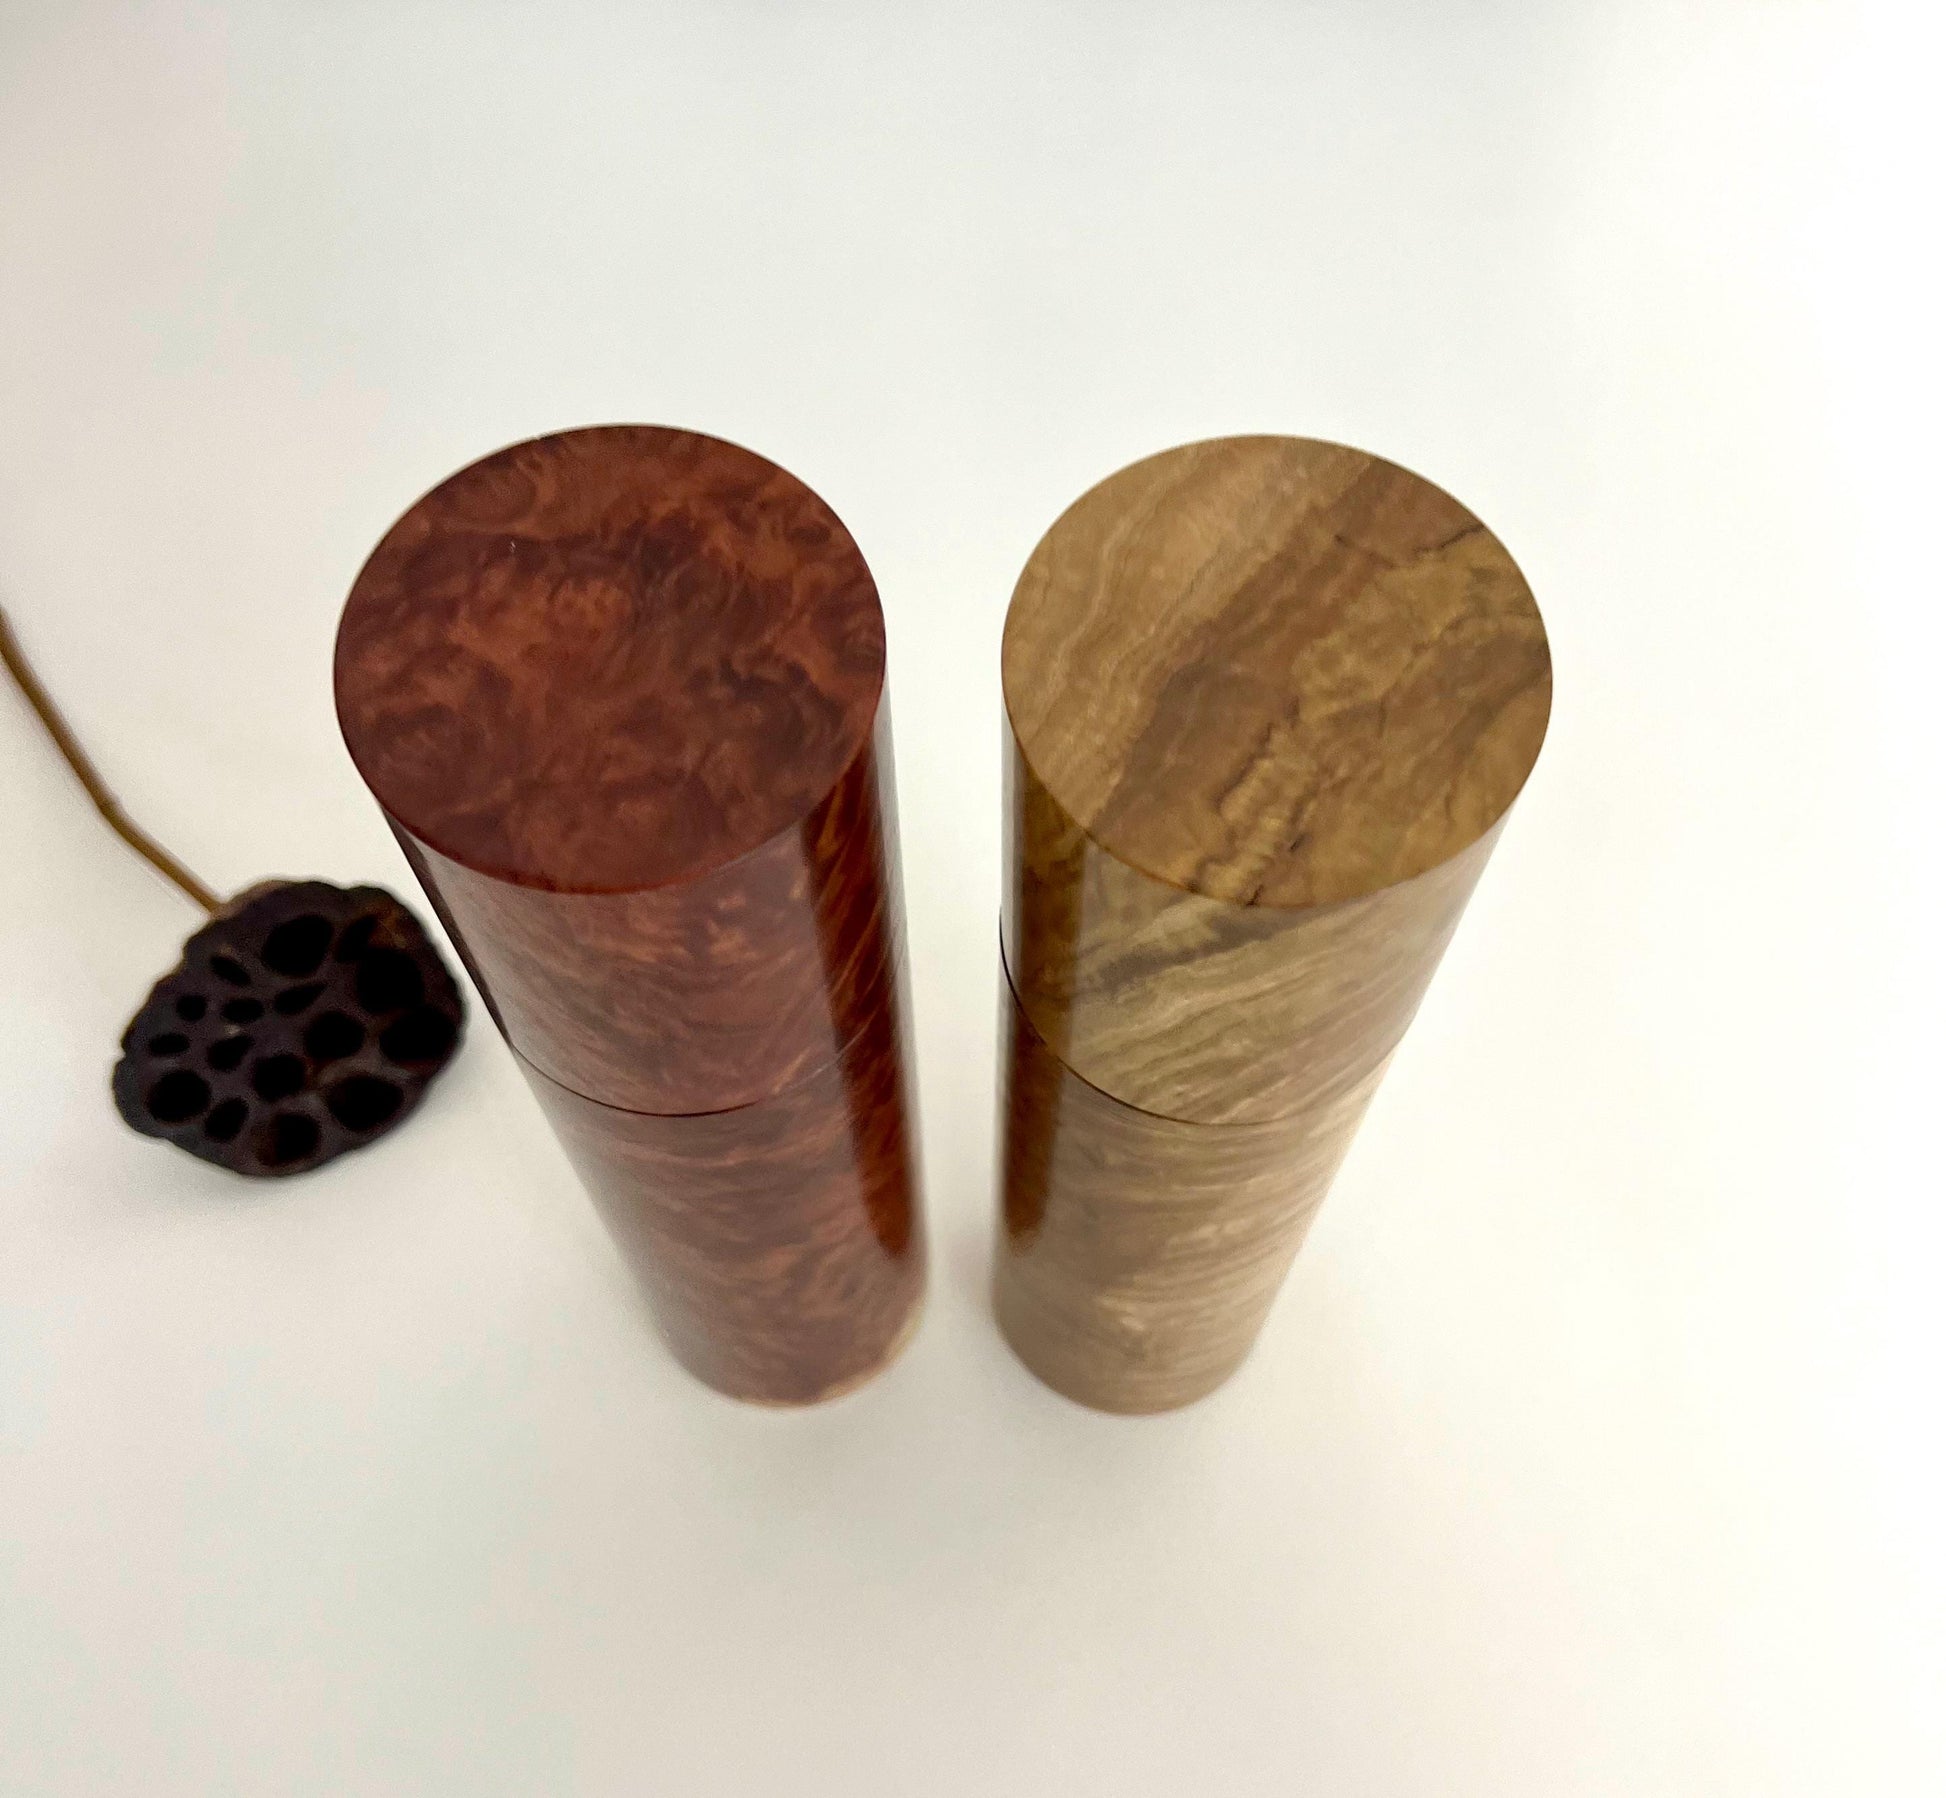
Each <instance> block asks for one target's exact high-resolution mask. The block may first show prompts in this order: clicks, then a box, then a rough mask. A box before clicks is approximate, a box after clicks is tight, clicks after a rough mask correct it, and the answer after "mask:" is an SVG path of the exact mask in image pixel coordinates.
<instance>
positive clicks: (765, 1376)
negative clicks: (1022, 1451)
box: [524, 979, 925, 1405]
mask: <svg viewBox="0 0 1946 1798" xmlns="http://www.w3.org/2000/svg"><path fill="white" fill-rule="evenodd" d="M895 985H902V979H895ZM903 1009H904V1008H903V1005H902V1003H900V1002H898V1000H897V999H896V998H895V999H894V1000H890V1001H888V1003H886V1004H885V1005H884V1006H882V1007H880V1009H879V1010H878V1011H877V1012H876V1013H874V1014H873V1016H872V1018H871V1020H870V1021H869V1022H868V1023H867V1025H866V1028H865V1030H864V1031H863V1033H862V1034H861V1035H860V1036H859V1037H858V1038H857V1039H856V1040H855V1041H853V1042H852V1043H851V1044H849V1045H848V1046H847V1048H846V1050H845V1052H844V1054H843V1055H841V1056H840V1057H839V1058H838V1059H837V1060H836V1061H835V1062H829V1063H826V1064H825V1065H824V1066H822V1067H820V1068H818V1069H816V1070H815V1071H814V1072H812V1073H811V1074H809V1075H807V1076H806V1077H805V1078H804V1079H802V1080H800V1081H798V1082H797V1083H795V1084H794V1085H792V1086H791V1087H789V1088H787V1089H786V1090H785V1091H783V1092H781V1093H778V1094H776V1095H774V1096H773V1097H771V1098H768V1099H763V1100H759V1101H758V1102H757V1103H755V1104H753V1105H744V1106H740V1107H738V1108H736V1109H735V1110H730V1111H719V1112H712V1113H708V1114H706V1115H703V1116H699V1117H657V1116H652V1115H649V1114H646V1113H643V1112H634V1111H622V1110H618V1109H617V1108H615V1107H613V1106H607V1105H597V1104H596V1103H594V1102H593V1101H592V1100H589V1099H584V1098H582V1097H581V1096H580V1095H579V1094H578V1093H574V1092H570V1091H569V1090H568V1089H567V1088H565V1087H563V1086H560V1085H559V1084H557V1083H556V1082H554V1081H552V1080H549V1079H548V1078H547V1076H546V1075H544V1074H543V1073H541V1072H540V1070H539V1069H538V1068H535V1067H533V1066H531V1064H524V1066H525V1071H526V1073H527V1077H528V1084H529V1085H530V1086H532V1087H533V1089H534V1092H535V1094H536V1095H537V1096H538V1097H539V1099H540V1101H541V1106H542V1109H543V1110H545V1111H546V1113H547V1114H548V1117H549V1120H550V1121H551V1122H552V1123H553V1125H554V1129H555V1132H556V1134H557V1135H558V1136H559V1137H560V1139H561V1143H562V1145H563V1147H565V1148H566V1150H567V1152H568V1156H569V1159H570V1160H572V1161H573V1163H574V1165H575V1168H576V1170H577V1171H578V1172H579V1173H580V1175H581V1179H582V1182H583V1184H584V1185H585V1186H586V1187H587V1189H588V1191H589V1193H590V1194H591V1195H592V1196H593V1198H594V1200H595V1203H596V1205H597V1206H598V1207H599V1209H600V1210H601V1213H602V1215H603V1217H604V1219H605V1220H606V1222H607V1224H608V1227H609V1230H610V1232H611V1233H612V1234H613V1236H614V1238H615V1240H616V1243H617V1244H618V1245H619V1247H620V1248H621V1250H622V1253H623V1255H624V1256H625V1258H626V1259H627V1260H628V1262H629V1264H630V1266H631V1267H632V1268H633V1270H634V1272H635V1274H636V1276H637V1278H638V1279H639V1280H640V1282H641V1284H642V1287H643V1289H644V1291H645V1293H646V1295H647V1297H648V1300H649V1304H650V1309H651V1311H652V1313H653V1315H654V1317H655V1320H656V1323H657V1325H658V1326H659V1328H660V1329H661V1331H662V1333H663V1335H664V1336H665V1338H666V1339H667V1340H668V1342H669V1345H670V1347H671V1348H672V1349H673V1350H674V1352H675V1354H676V1357H677V1359H679V1360H680V1361H681V1362H682V1363H683V1365H684V1366H686V1367H687V1368H688V1369H689V1370H690V1372H692V1373H693V1374H695V1375H696V1377H697V1378H698V1379H700V1380H703V1381H705V1382H706V1383H707V1384H709V1385H711V1386H714V1387H715V1388H716V1389H717V1390H718V1391H720V1392H725V1393H728V1394H729V1395H730V1396H731V1397H733V1398H739V1399H745V1400H748V1401H750V1402H752V1403H757V1404H776V1405H791V1404H810V1403H813V1402H815V1401H817V1400H820V1399H825V1398H832V1397H835V1396H836V1395H838V1394H839V1393H841V1392H846V1391H849V1390H850V1389H851V1388H852V1387H854V1386H857V1385H858V1384H860V1383H861V1382H862V1381H864V1380H867V1379H869V1378H870V1377H871V1376H872V1375H873V1374H874V1373H876V1372H877V1371H878V1370H879V1369H880V1368H881V1367H883V1366H884V1365H885V1364H886V1363H887V1362H888V1361H890V1360H891V1359H892V1358H893V1357H894V1356H895V1355H896V1354H897V1353H898V1351H899V1349H900V1348H901V1347H902V1346H903V1345H904V1343H905V1341H906V1339H907V1337H908V1336H909V1335H910V1333H911V1331H912V1329H913V1328H914V1326H915V1324H916V1322H917V1318H918V1312H919V1306H920V1301H921V1297H922V1294H923V1291H924V1286H925V1242H924V1226H923V1221H922V1218H921V1215H920V1211H919V1202H918V1163H917V1144H916V1141H915V1138H914V1134H913V1132H914V1128H915V1118H916V1114H915V1112H914V1111H913V1107H912V1097H911V1094H910V1091H909V1089H908V1083H907V1074H906V1067H905V1052H904V1044H903V1041H902V1028H903V1026H902V1015H903Z"/></svg>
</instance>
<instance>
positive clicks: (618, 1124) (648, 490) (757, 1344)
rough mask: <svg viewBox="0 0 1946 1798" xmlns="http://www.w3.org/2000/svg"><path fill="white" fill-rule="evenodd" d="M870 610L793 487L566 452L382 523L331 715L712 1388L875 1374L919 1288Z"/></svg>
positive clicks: (746, 459) (447, 492)
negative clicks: (384, 529) (389, 524)
mask: <svg viewBox="0 0 1946 1798" xmlns="http://www.w3.org/2000/svg"><path fill="white" fill-rule="evenodd" d="M884 665H885V644H884V627H883V620H882V617H881V614H880V610H879V604H878V595H877V591H876V589H875V587H874V586H873V584H872V579H871V575H870V573H869V572H868V571H867V569H866V567H865V563H864V560H863V558H862V556H860V554H859V552H858V549H857V546H856V545H855V544H854V543H853V542H852V539H851V537H850V535H849V533H847V532H846V530H845V528H844V526H843V525H842V524H841V523H839V521H838V519H837V518H836V516H835V515H834V514H833V513H832V512H831V510H830V509H829V508H828V507H827V506H825V504H824V503H823V502H822V501H821V500H820V499H818V497H817V496H816V495H815V494H814V493H812V492H811V491H810V490H809V489H808V488H806V487H805V486H804V485H803V484H802V483H801V482H799V481H797V480H796V479H795V478H794V477H792V476H791V475H789V474H786V473H785V472H784V471H783V470H782V469H780V468H777V467H776V466H774V465H773V464H771V463H769V462H766V461H765V460H764V459H763V458H762V457H759V456H756V455H753V454H751V453H750V452H749V451H747V450H743V449H739V448H737V447H736V446H735V445H733V444H728V443H723V442H720V441H718V440H717V439H714V438H709V437H703V436H699V435H696V434H694V433H691V432H682V431H670V430H663V429H659V428H652V427H646V426H641V427H638V426H614V427H603V428H598V429H594V430H587V431H573V432H567V433H564V434H562V435H560V436H556V437H550V438H542V439H538V440H536V441H534V442H531V443H524V444H516V445H515V446H513V447H512V448H511V449H507V450H502V451H500V452H498V453H497V454H495V455H492V456H488V457H486V458H485V459H484V460H482V461H480V462H478V463H475V464H474V465H473V466H471V467H470V468H467V469H464V470H462V471H461V472H460V473H459V474H457V475H455V476H453V477H452V478H451V479H450V480H448V481H446V482H444V483H442V484H441V485H440V486H439V487H436V488H435V489H434V490H433V491H432V492H431V493H429V494H428V495H426V497H425V498H424V499H422V500H420V501H419V502H418V503H417V504H416V505H415V506H413V507H412V508H411V509H410V510H409V511H408V512H407V513H406V514H405V516H404V517H403V518H402V519H400V521H399V522H398V523H397V524H396V525H394V526H393V528H392V529H391V531H390V532H389V533H388V534H387V535H386V537H385V539H384V541H383V542H382V543H381V544H380V545H379V547H378V549H377V550H376V551H374V553H373V555H372V557H371V559H370V560H369V561H368V562H367V564H366V565H365V568H364V569H363V571H362V572H361V573H360V575H359V577H358V580H357V583H356V585H355V586H354V588H353V591H352V595H351V598H350V600H349V602H348V603H347V606H346V609H345V615H344V620H343V623H342V625H341V627H340V631H339V637H338V651H337V664H336V679H337V698H338V708H339V717H340V721H341V723H342V726H343V729H344V734H345V740H346V743H347V744H348V745H349V747H350V749H351V752H352V756H353V759H354V760H355V761H356V762H357V764H358V767H359V770H360V772H361V773H362V774H363V775H364V776H365V779H366V781H367V783H368V784H369V785H370V787H371V789H372V791H373V793H374V795H375V796H376V797H377V798H378V800H379V802H380V804H381V805H382V806H383V808H384V810H385V813H386V815H387V817H388V819H389V820H390V822H391V825H392V828H393V830H394V832H395V834H396V835H397V837H398V839H399V841H400V843H401V845H402V846H403V848H404V850H405V853H406V855H407V858H408V859H409V860H410V861H411V863H412V865H413V868H414V870H415V871H416V872H417V874H418V875H419V878H420V881H421V883H422V884H423V885H424V887H425V889H426V891H427V893H428V895H429V896H430V898H431V899H432V902H433V904H434V906H435V908H436V909H437V910H438V913H439V916H440V918H441V921H442V922H443V923H444V924H445V926H446V928H447V930H448V932H449V934H450V935H451V936H452V938H453V941H454V944H455V946H456V947H457V949H458V950H459V953H460V955H461V957H462V959H463V960H464V961H465V963H466V966H467V969H468V972H469V973H470V974H471V975H472V976H473V979H474V981H475V983H476V984H477V985H478V987H479V988H480V991H481V994H482V997H483V998H484V1000H485V1002H486V1004H487V1007H488V1010H489V1011H490V1013H491V1014H492V1016H493V1018H494V1021H495V1022H496V1023H497V1024H498V1025H499V1027H500V1029H501V1032H502V1034H503V1035H504V1036H505V1037H506V1039H507V1041H508V1043H509V1044H510V1045H511V1046H512V1048H513V1049H514V1050H515V1052H516V1053H517V1054H518V1055H519V1056H520V1058H521V1061H522V1065H523V1067H524V1068H525V1069H526V1070H527V1072H528V1075H529V1078H530V1080H531V1082H532V1083H533V1085H534V1087H535V1090H536V1091H537V1092H539V1093H540V1094H541V1096H542V1101H543V1104H544V1107H545V1108H546V1110H547V1112H548V1114H549V1116H550V1117H551V1118H552V1120H553V1121H554V1124H555V1127H556V1129H557V1131H558V1132H559V1134H560V1135H561V1137H562V1140H563V1142H564V1143H565V1144H566V1145H567V1147H568V1149H569V1152H570V1154H571V1156H572V1157H573V1158H574V1160H575V1162H576V1164H577V1166H578V1167H579V1168H580V1169H581V1171H582V1174H583V1176H584V1178H585V1179H586V1181H587V1182H588V1184H589V1186H590V1188H591V1190H592V1191H593V1192H594V1194H595V1196H596V1199H597V1201H598V1203H599V1204H600V1205H601V1206H602V1209H603V1211H604V1213H605V1215H606V1216H607V1217H608V1219H609V1222H610V1223H611V1225H612V1226H613V1228H614V1230H615V1232H616V1234H617V1236H618V1237H619V1238H620V1239H621V1240H622V1243H623V1246H624V1248H625V1249H626V1250H627V1252H628V1253H629V1256H630V1259H631V1261H632V1263H633V1264H634V1265H635V1267H636V1268H637V1270H638V1272H639V1273H640V1274H641V1276H642V1278H643V1280H644V1282H645V1284H646V1286H647V1289H648V1292H649V1296H650V1299H651V1301H652V1303H653V1305H654V1308H655V1310H656V1313H657V1315H658V1317H659V1318H660V1319H661V1320H662V1323H663V1327H664V1329H665V1332H666V1333H667V1334H668V1336H669V1338H670V1340H671V1342H672V1343H673V1344H674V1345H675V1346H676V1349H677V1352H678V1353H679V1354H680V1355H681V1356H682V1358H683V1359H684V1361H685V1362H686V1363H687V1364H688V1365H690V1366H691V1367H693V1368H694V1369H695V1370H696V1371H697V1372H698V1373H699V1375H700V1376H701V1377H703V1378H704V1379H707V1380H709V1381H710V1382H711V1383H712V1384H714V1385H717V1386H720V1387H721V1388H722V1389H723V1390H725V1391H729V1392H733V1393H735V1394H736V1395H737V1396H738V1397H743V1398H749V1399H753V1400H758V1401H764V1402H774V1403H779V1404H789V1403H800V1402H806V1401H808V1400H811V1399H814V1398H817V1397H820V1396H824V1395H826V1394H828V1393H830V1392H832V1391H835V1390H838V1389H840V1388H842V1387H844V1386H845V1385H847V1384H850V1383H852V1382H854V1381H855V1380H857V1379H859V1378H862V1377H864V1375H865V1374H867V1373H869V1372H870V1370H871V1369H872V1368H873V1367H875V1366H877V1365H879V1364H880V1363H881V1362H882V1361H883V1360H884V1359H885V1357H886V1355H887V1354H888V1353H889V1352H890V1348H891V1346H892V1344H893V1343H894V1342H895V1341H896V1340H897V1339H898V1337H899V1335H900V1332H901V1331H902V1330H903V1329H904V1328H905V1327H906V1324H907V1322H908V1320H909V1318H910V1316H911V1313H912V1309H913V1306H914V1304H915V1302H916V1297H917V1294H918V1292H919V1290H920V1287H921V1285H922V1283H923V1277H924V1276H923V1262H924V1249H923V1240H922V1234H921V1232H920V1230H919V1228H918V1222H917V1216H916V1210H915V1207H916V1196H915V1195H916V1188H915V1168H914V1164H913V1155H912V1145H911V1139H910V1135H909V1128H908V1123H907V1108H906V1099H905V1093H904V1086H903V1080H904V1075H903V1069H902V1066H901V1056H902V1054H903V1047H902V1044H903V1024H902V1019H901V1015H900V1014H901V1008H902V1005H903V1003H904V1001H903V998H902V994H901V988H900V974H899V969H900V965H901V954H902V949H901V936H902V928H903V927H902V913H901V904H900V897H899V893H900V887H899V866H898V845H897V837H896V832H895V816H896V800H895V797H894V794H893V791H892V784H891V781H892V759H891V736H890V728H891V727H890V720H889V716H888V713H887V710H886V706H885V699H884Z"/></svg>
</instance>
